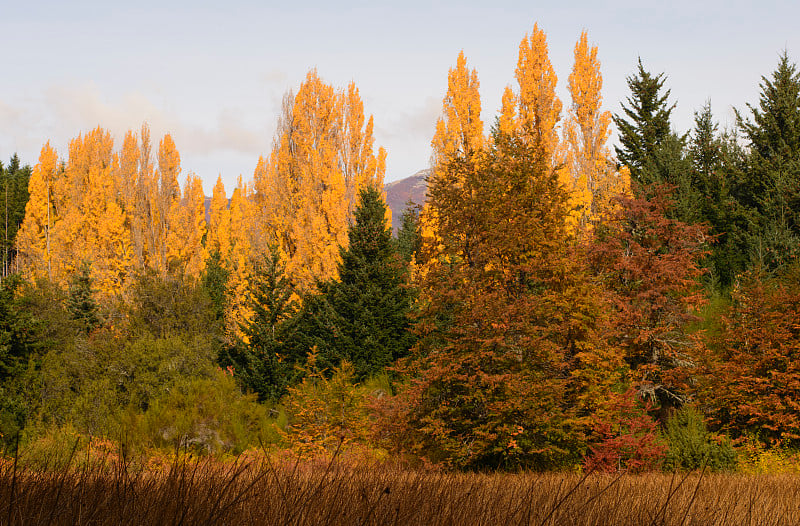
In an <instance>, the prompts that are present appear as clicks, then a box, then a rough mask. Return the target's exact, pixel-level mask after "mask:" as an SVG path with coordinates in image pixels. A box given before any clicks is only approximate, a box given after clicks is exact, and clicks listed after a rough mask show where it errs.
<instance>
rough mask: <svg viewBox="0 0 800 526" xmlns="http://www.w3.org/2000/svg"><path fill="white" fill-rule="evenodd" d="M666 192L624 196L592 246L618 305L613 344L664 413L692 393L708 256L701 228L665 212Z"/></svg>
mask: <svg viewBox="0 0 800 526" xmlns="http://www.w3.org/2000/svg"><path fill="white" fill-rule="evenodd" d="M668 190H669V188H668V187H657V188H654V189H648V190H639V191H637V192H635V193H637V194H639V195H649V196H651V197H650V199H649V200H648V199H646V198H643V197H638V198H633V197H619V198H618V201H619V203H620V207H619V209H618V211H617V213H616V216H614V217H612V218H610V219H609V221H608V222H607V223H606V224H605V225H604V226H602V227H600V228H598V229H596V230H595V232H596V233H595V236H594V239H593V241H592V246H591V248H590V258H591V264H592V267H593V268H594V269H595V271H596V272H597V273H598V275H599V277H600V278H601V280H602V281H603V283H604V284H605V287H606V290H607V291H608V293H609V301H610V303H611V305H612V308H613V315H612V319H613V320H614V323H615V325H616V327H615V330H614V334H615V336H614V338H613V340H612V341H613V342H614V343H615V344H616V345H617V346H619V347H620V348H622V349H623V351H624V357H625V360H626V362H627V364H628V365H629V367H630V369H631V372H632V379H633V381H634V382H635V383H636V384H637V388H638V390H639V392H640V394H641V395H642V396H643V397H646V398H649V399H651V401H652V402H653V403H655V404H657V407H658V408H659V409H660V410H661V412H662V415H661V416H662V417H665V416H666V414H667V413H668V412H669V410H670V409H671V408H673V407H681V406H682V405H683V404H684V403H686V401H687V400H688V399H689V397H690V395H691V387H690V383H689V379H690V375H691V374H692V372H693V370H694V368H695V367H696V366H697V360H698V357H699V353H700V341H699V340H698V338H697V337H696V336H694V335H692V334H691V332H690V331H689V325H690V324H691V323H692V322H694V321H697V319H698V318H697V317H696V312H697V308H698V307H699V306H700V305H701V304H702V302H703V300H704V298H703V295H702V292H701V288H700V283H699V278H700V276H701V275H702V274H703V270H702V267H701V266H700V262H701V261H702V259H703V257H704V256H705V255H706V254H707V252H706V245H705V237H706V231H705V229H704V227H702V226H698V225H687V224H685V223H683V222H681V221H679V220H677V219H672V218H669V217H668V209H669V206H670V204H671V202H670V200H669V193H668Z"/></svg>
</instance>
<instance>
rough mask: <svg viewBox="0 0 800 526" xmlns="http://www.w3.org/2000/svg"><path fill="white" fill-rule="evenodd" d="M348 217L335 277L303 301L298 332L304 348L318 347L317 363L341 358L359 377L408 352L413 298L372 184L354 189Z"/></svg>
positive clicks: (327, 363)
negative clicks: (351, 218)
mask: <svg viewBox="0 0 800 526" xmlns="http://www.w3.org/2000/svg"><path fill="white" fill-rule="evenodd" d="M354 216H355V219H354V221H353V223H352V224H351V225H350V227H349V228H348V232H347V235H348V240H349V241H348V246H347V248H344V247H343V248H341V250H340V256H341V263H340V264H339V269H338V270H339V279H338V280H330V281H327V282H324V283H322V284H320V287H319V290H320V294H319V295H317V296H316V297H311V298H309V299H308V300H306V303H307V305H306V306H305V308H304V312H303V315H302V319H301V321H300V327H299V328H298V332H299V333H302V334H303V336H302V338H305V340H304V341H305V347H306V349H310V348H312V347H314V346H316V347H317V348H318V349H319V360H320V364H321V365H323V366H324V367H327V368H333V367H336V366H338V365H339V364H340V363H341V362H342V361H343V360H344V361H347V362H349V363H351V364H352V365H353V368H354V374H355V376H356V378H357V379H363V378H364V377H366V376H368V375H370V374H375V373H378V372H380V371H381V370H383V369H384V368H385V367H386V366H388V365H390V364H392V363H393V362H394V361H395V360H397V359H398V358H400V357H402V356H405V355H406V354H407V353H408V350H409V348H410V347H411V345H412V344H413V337H412V335H411V333H410V332H409V326H410V320H409V311H410V309H411V304H412V302H413V299H414V296H413V293H412V290H411V289H410V288H409V287H408V285H407V266H406V264H405V263H404V262H403V261H402V259H401V258H400V256H399V255H398V253H397V250H396V248H395V244H394V243H393V242H392V238H391V229H390V228H389V226H388V224H387V222H386V203H385V202H384V200H383V197H382V196H381V194H380V192H379V191H378V190H377V189H376V188H375V187H373V186H367V187H366V188H364V189H362V190H360V191H359V201H358V205H357V207H356V210H355V213H354ZM302 338H301V341H303V340H302Z"/></svg>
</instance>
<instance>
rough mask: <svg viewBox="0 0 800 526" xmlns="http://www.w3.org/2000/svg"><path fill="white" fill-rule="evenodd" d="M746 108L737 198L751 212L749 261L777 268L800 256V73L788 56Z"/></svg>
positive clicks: (780, 61) (742, 123) (763, 83)
mask: <svg viewBox="0 0 800 526" xmlns="http://www.w3.org/2000/svg"><path fill="white" fill-rule="evenodd" d="M748 108H749V110H750V112H751V114H752V115H751V118H752V120H751V119H745V118H744V117H743V116H742V115H741V114H740V113H739V112H737V119H738V122H739V127H740V129H741V130H742V132H743V134H744V136H745V138H747V139H748V140H749V155H748V158H747V165H746V169H745V171H744V172H743V173H742V179H741V183H740V184H739V185H738V188H737V191H736V198H737V200H738V201H739V203H740V204H741V205H742V206H743V207H745V208H746V209H748V211H749V212H750V225H749V226H750V228H749V229H748V244H749V252H750V256H751V258H752V259H753V261H754V263H755V264H756V265H758V266H761V267H763V268H765V269H774V268H776V267H779V266H781V265H783V264H784V263H785V262H786V261H788V260H789V259H791V258H793V257H796V256H797V255H798V253H800V74H798V72H797V70H796V66H795V64H793V63H791V62H790V61H789V57H788V56H787V54H786V53H784V54H783V55H781V58H780V60H779V62H778V67H777V68H776V69H775V71H774V72H773V74H772V78H771V79H768V78H766V77H762V83H761V97H760V101H759V104H758V107H754V106H751V105H748Z"/></svg>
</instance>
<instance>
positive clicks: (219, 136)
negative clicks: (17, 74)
mask: <svg viewBox="0 0 800 526" xmlns="http://www.w3.org/2000/svg"><path fill="white" fill-rule="evenodd" d="M44 103H45V107H46V113H47V114H48V115H49V120H50V121H51V126H50V128H51V133H52V134H53V135H57V136H61V137H74V136H75V135H77V134H78V133H79V132H82V131H86V130H89V129H92V128H94V127H96V126H101V127H103V128H105V129H107V130H109V131H110V132H111V133H112V135H113V136H114V137H115V138H116V139H117V140H121V138H122V137H123V136H124V134H125V132H126V131H127V130H130V129H133V130H136V129H138V128H139V127H140V126H141V125H142V123H144V122H146V123H147V124H148V125H149V126H150V130H151V133H152V136H153V138H154V140H155V139H156V138H157V137H160V136H163V135H164V134H166V133H169V134H171V135H172V136H173V138H174V139H175V141H176V143H177V144H178V147H179V150H180V151H181V153H182V154H185V153H186V154H197V155H207V154H210V153H214V152H219V151H233V152H240V153H251V154H253V155H257V154H258V152H259V151H260V149H262V148H263V145H264V144H269V141H268V138H265V137H264V134H265V133H264V132H263V131H260V130H254V129H252V128H251V127H248V126H247V125H246V124H245V123H244V120H243V118H242V112H240V111H238V110H236V109H231V108H223V109H221V110H220V111H219V112H218V114H217V116H216V121H215V122H214V124H213V125H211V126H203V125H201V124H198V123H196V122H187V119H186V118H184V117H183V116H181V115H178V114H176V113H175V112H173V111H169V110H166V109H164V108H162V107H159V106H158V105H157V104H155V103H154V102H153V101H151V100H150V99H149V98H147V97H146V96H145V95H143V94H142V93H139V92H129V93H126V94H125V95H123V96H122V97H121V98H120V99H119V100H116V101H108V100H107V99H106V98H105V97H104V96H103V94H102V93H101V91H100V90H99V89H98V87H97V86H96V85H95V84H93V83H87V84H81V85H67V86H65V85H59V86H53V87H51V88H49V89H48V90H46V92H45V101H44ZM154 142H155V141H154Z"/></svg>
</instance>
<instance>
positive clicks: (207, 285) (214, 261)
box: [200, 250, 230, 322]
mask: <svg viewBox="0 0 800 526" xmlns="http://www.w3.org/2000/svg"><path fill="white" fill-rule="evenodd" d="M228 274H230V272H228V270H226V269H225V267H223V266H222V258H221V257H220V254H219V250H214V251H213V252H212V253H211V254H210V255H209V256H208V260H206V269H205V271H204V272H203V276H202V278H201V280H200V282H201V284H202V286H203V288H204V289H205V290H206V292H207V293H208V297H209V298H211V303H212V305H213V307H214V315H215V316H216V318H217V321H219V322H222V321H223V320H224V319H225V301H226V300H225V288H226V287H227V285H228Z"/></svg>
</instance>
